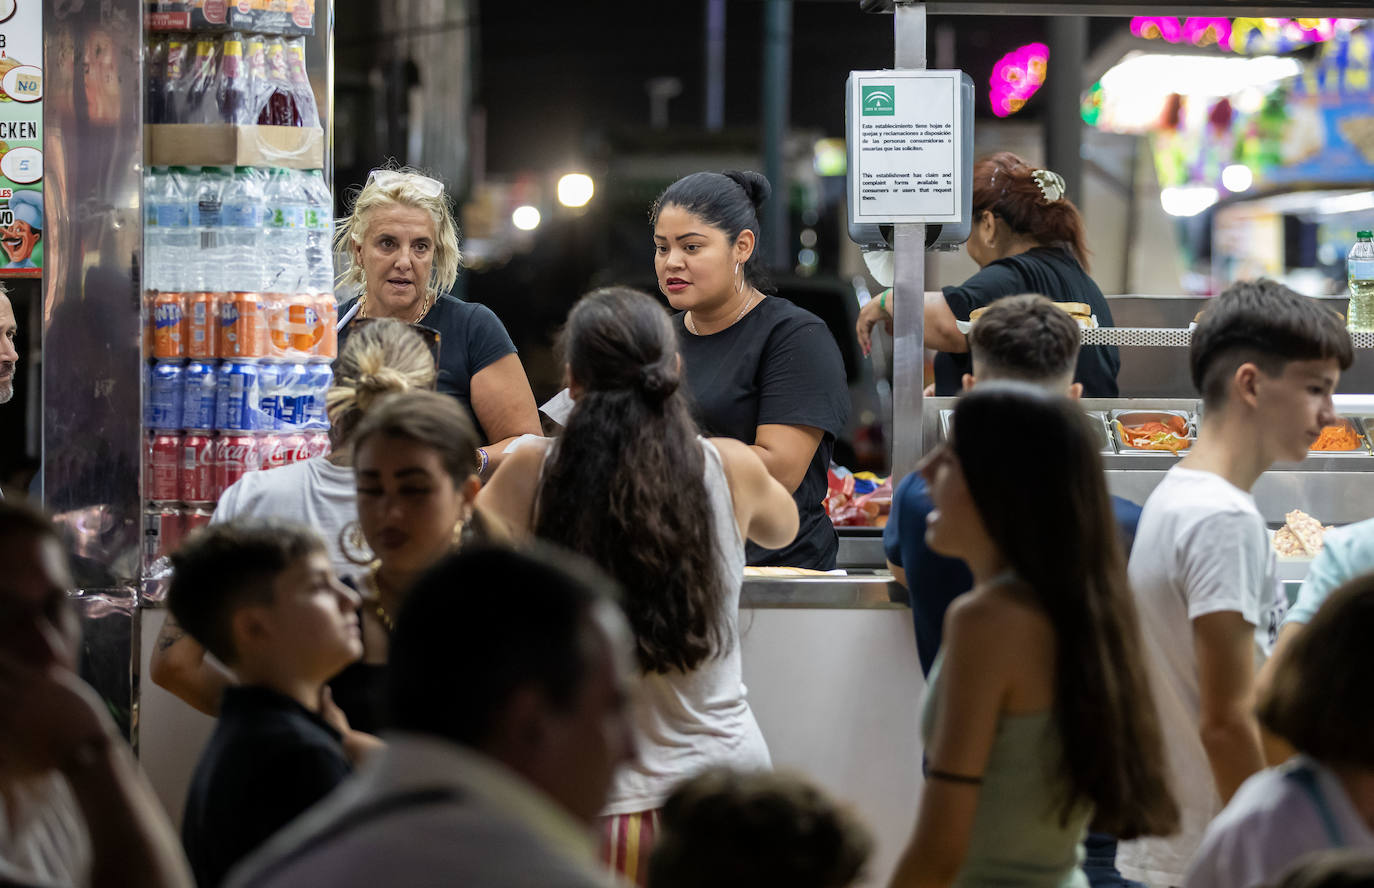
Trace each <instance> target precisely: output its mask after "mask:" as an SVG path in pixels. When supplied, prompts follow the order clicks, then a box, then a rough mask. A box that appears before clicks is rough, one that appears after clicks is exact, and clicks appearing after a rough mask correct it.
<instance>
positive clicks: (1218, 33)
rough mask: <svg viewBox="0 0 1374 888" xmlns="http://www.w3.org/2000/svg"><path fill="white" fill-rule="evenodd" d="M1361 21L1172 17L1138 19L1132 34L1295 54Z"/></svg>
mask: <svg viewBox="0 0 1374 888" xmlns="http://www.w3.org/2000/svg"><path fill="white" fill-rule="evenodd" d="M1359 24H1360V21H1359V20H1358V19H1337V18H1299V19H1286V18H1237V19H1227V18H1209V17H1205V16H1194V17H1192V18H1188V19H1183V20H1180V19H1178V18H1176V17H1175V16H1171V15H1138V16H1136V17H1135V18H1133V19H1131V33H1132V34H1134V35H1135V36H1137V37H1140V38H1142V39H1144V40H1162V41H1164V42H1165V43H1184V44H1190V45H1192V46H1203V47H1205V46H1216V47H1219V48H1221V49H1222V50H1225V51H1227V52H1236V53H1245V54H1263V53H1284V52H1291V51H1292V50H1294V49H1297V48H1299V47H1302V46H1306V45H1307V44H1309V43H1325V42H1326V41H1328V40H1331V39H1332V38H1334V37H1335V36H1336V35H1337V34H1338V33H1340V32H1341V31H1342V30H1345V31H1349V30H1351V29H1353V28H1355V27H1358V26H1359Z"/></svg>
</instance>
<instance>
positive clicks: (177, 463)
mask: <svg viewBox="0 0 1374 888" xmlns="http://www.w3.org/2000/svg"><path fill="white" fill-rule="evenodd" d="M181 448H182V437H181V435H178V434H174V433H164V432H158V433H156V434H153V435H150V436H148V444H147V449H146V451H145V454H146V458H145V459H144V463H143V494H144V497H145V498H146V499H148V500H150V501H152V502H159V503H166V502H175V501H176V500H177V499H178V498H180V496H181V463H182V452H181Z"/></svg>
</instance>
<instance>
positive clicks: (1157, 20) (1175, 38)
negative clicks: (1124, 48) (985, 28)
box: [1131, 15, 1183, 43]
mask: <svg viewBox="0 0 1374 888" xmlns="http://www.w3.org/2000/svg"><path fill="white" fill-rule="evenodd" d="M1131 33H1132V34H1134V35H1135V36H1137V37H1143V38H1145V39H1146V40H1163V41H1164V42H1165V43H1177V42H1179V41H1180V40H1182V39H1183V28H1182V27H1181V26H1180V25H1179V23H1178V19H1177V18H1175V17H1174V16H1172V15H1138V16H1136V17H1135V18H1133V19H1131Z"/></svg>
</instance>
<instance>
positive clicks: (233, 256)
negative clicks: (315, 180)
mask: <svg viewBox="0 0 1374 888" xmlns="http://www.w3.org/2000/svg"><path fill="white" fill-rule="evenodd" d="M265 219H266V204H265V199H264V195H263V175H262V173H261V172H260V171H258V170H255V169H252V168H250V167H235V168H234V175H233V178H232V179H231V181H230V182H229V185H228V187H227V188H226V189H225V193H224V241H225V253H224V278H223V281H222V282H223V284H224V289H225V290H227V291H229V292H232V293H260V292H262V290H263V285H264V283H265V281H264V277H265V274H264V271H265V269H266V268H267V264H268V259H267V252H266V249H265V247H264V236H265V235H266V229H265V228H264V227H263V226H264V221H265Z"/></svg>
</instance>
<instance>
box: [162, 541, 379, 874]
mask: <svg viewBox="0 0 1374 888" xmlns="http://www.w3.org/2000/svg"><path fill="white" fill-rule="evenodd" d="M172 565H173V569H174V574H173V577H172V585H171V588H170V590H169V591H168V596H167V605H168V607H169V608H170V609H171V611H172V615H173V616H175V617H176V619H177V621H178V622H179V623H180V624H181V625H182V626H183V627H185V629H186V631H187V632H189V633H191V636H192V637H193V638H195V639H196V640H197V641H198V642H200V643H201V644H202V645H204V646H205V648H206V649H207V650H209V651H210V653H212V654H214V655H215V656H216V657H218V658H219V659H220V660H221V661H222V662H223V663H225V664H226V665H227V666H228V667H229V668H230V669H232V670H233V671H234V673H235V675H236V677H237V678H238V680H239V684H238V685H236V686H231V687H229V688H226V689H225V691H224V697H223V700H222V704H221V708H220V718H219V722H218V724H217V725H216V727H215V733H214V734H213V735H212V736H211V738H210V742H209V744H208V745H207V746H206V748H205V751H204V752H203V753H202V754H201V758H200V762H199V763H198V764H197V766H196V770H195V774H194V776H193V777H192V781H191V789H190V793H189V795H188V798H187V802H186V813H185V817H184V820H183V823H182V841H183V843H184V844H185V846H186V853H187V856H188V858H189V859H190V861H191V867H192V869H193V870H194V872H195V876H196V881H197V883H198V884H199V885H200V888H213V886H216V885H219V884H220V883H221V881H222V880H223V879H224V877H225V875H226V874H227V873H228V871H229V869H230V868H231V867H232V866H233V865H234V864H235V863H237V862H238V861H239V860H240V859H242V858H243V857H244V856H245V855H247V854H248V853H249V852H250V851H252V850H253V849H255V848H256V847H258V846H259V845H260V844H262V842H263V841H265V840H266V839H267V838H269V837H270V836H271V835H272V834H273V833H275V832H276V831H277V830H279V829H281V828H282V827H283V826H285V825H286V824H287V823H288V822H290V821H291V820H292V819H294V818H295V817H296V816H297V815H299V814H300V813H301V812H303V811H304V810H305V809H306V808H309V807H310V806H311V805H313V804H314V803H315V802H317V801H319V800H320V799H321V798H323V797H324V796H325V795H327V794H328V793H329V792H330V791H331V790H332V789H333V788H334V787H335V786H336V785H338V783H339V782H340V781H342V780H343V779H344V778H345V777H347V776H348V774H349V773H350V771H351V770H352V769H351V765H350V762H349V759H348V757H347V755H346V754H345V751H344V747H343V744H342V734H343V732H344V731H345V730H346V729H347V724H346V723H344V722H342V718H341V717H340V716H338V715H337V709H333V708H332V707H331V706H330V705H329V704H328V700H327V698H325V697H324V695H323V691H324V686H325V682H326V681H328V680H329V679H330V678H331V677H332V676H333V675H335V674H337V673H338V672H339V670H341V669H343V668H344V667H345V666H347V665H348V664H349V663H351V662H353V661H354V660H356V659H357V658H358V657H359V655H360V654H361V653H362V641H361V636H360V633H359V625H358V613H357V612H358V596H357V594H356V593H354V592H353V591H352V590H351V589H349V588H348V587H347V586H345V585H343V584H342V583H340V582H339V581H338V579H337V578H336V577H335V575H334V571H333V569H332V568H331V567H330V563H329V554H328V550H327V549H326V548H325V545H324V542H323V541H322V540H320V538H319V537H318V536H316V535H315V534H314V533H313V532H311V531H308V530H305V529H303V528H296V527H293V526H290V525H280V524H266V523H263V524H255V523H247V522H244V523H237V522H231V523H227V524H216V525H211V526H210V527H208V528H206V529H205V530H203V531H201V532H199V533H197V534H196V535H195V536H193V537H191V538H190V539H189V540H188V541H187V542H186V544H185V545H183V546H182V547H181V549H180V550H178V552H177V553H176V554H175V555H173V556H172ZM330 710H332V712H333V713H335V715H334V717H333V719H332V721H333V723H331V720H330V719H329V718H328V717H327V714H328V711H330Z"/></svg>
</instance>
